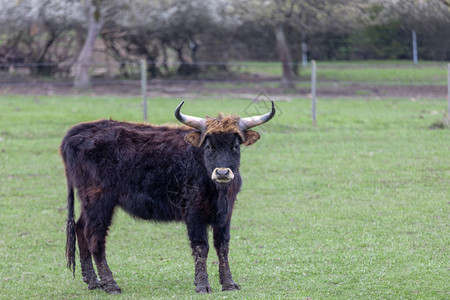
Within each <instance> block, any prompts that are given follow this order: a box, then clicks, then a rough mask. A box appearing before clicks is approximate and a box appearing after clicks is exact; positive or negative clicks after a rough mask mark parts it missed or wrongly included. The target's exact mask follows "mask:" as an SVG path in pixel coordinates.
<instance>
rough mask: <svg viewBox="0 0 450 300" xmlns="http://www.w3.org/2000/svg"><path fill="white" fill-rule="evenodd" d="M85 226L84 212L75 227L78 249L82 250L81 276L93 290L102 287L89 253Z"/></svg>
mask: <svg viewBox="0 0 450 300" xmlns="http://www.w3.org/2000/svg"><path fill="white" fill-rule="evenodd" d="M84 225H85V224H84V213H83V212H82V213H81V215H80V218H79V219H78V222H77V223H76V225H75V229H76V233H77V240H78V249H79V250H80V262H81V274H82V276H83V281H84V282H86V283H87V284H88V288H89V289H90V290H93V289H98V288H101V287H100V282H99V281H98V279H97V275H96V274H95V271H94V266H93V265H92V257H91V252H90V251H89V246H88V243H87V240H86V237H85V235H84Z"/></svg>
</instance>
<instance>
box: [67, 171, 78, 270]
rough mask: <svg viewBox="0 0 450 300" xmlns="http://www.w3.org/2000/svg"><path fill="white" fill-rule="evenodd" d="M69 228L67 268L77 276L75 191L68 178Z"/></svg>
mask: <svg viewBox="0 0 450 300" xmlns="http://www.w3.org/2000/svg"><path fill="white" fill-rule="evenodd" d="M67 179H68V180H67V228H66V235H67V240H66V257H67V268H69V269H71V270H72V273H73V276H74V277H75V242H76V234H75V213H74V208H73V206H74V191H73V186H72V184H71V183H70V180H69V178H67Z"/></svg>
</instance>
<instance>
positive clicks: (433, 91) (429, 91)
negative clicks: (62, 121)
mask: <svg viewBox="0 0 450 300" xmlns="http://www.w3.org/2000/svg"><path fill="white" fill-rule="evenodd" d="M140 89H141V88H140V82H139V81H113V82H95V83H94V84H93V86H92V87H91V88H90V89H89V90H88V91H83V92H80V91H77V90H75V89H74V88H73V87H72V86H71V83H68V82H66V83H48V82H39V81H34V82H29V83H17V84H9V85H0V94H19V95H49V96H50V95H83V94H89V95H92V96H96V95H99V96H100V95H118V96H130V97H139V96H140V95H141V90H140ZM147 90H148V96H149V97H179V98H195V97H199V96H201V95H214V97H238V98H253V97H255V96H257V95H258V94H259V93H261V92H265V93H266V94H267V95H270V96H271V97H273V98H274V99H276V98H278V100H284V101H289V100H290V99H291V98H293V97H308V96H310V93H311V90H310V89H309V88H296V89H292V90H286V89H283V88H281V87H279V85H278V84H277V82H267V81H266V82H258V81H255V82H245V83H242V82H216V81H214V82H210V81H194V80H189V81H182V80H180V81H163V80H155V81H149V83H148V88H147ZM317 96H318V97H322V98H338V97H359V98H362V97H380V98H395V97H401V98H415V99H420V98H445V97H446V96H447V87H446V86H438V85H421V86H394V85H389V86H386V85H368V84H361V83H353V84H350V85H339V84H330V86H324V87H320V86H319V87H318V89H317Z"/></svg>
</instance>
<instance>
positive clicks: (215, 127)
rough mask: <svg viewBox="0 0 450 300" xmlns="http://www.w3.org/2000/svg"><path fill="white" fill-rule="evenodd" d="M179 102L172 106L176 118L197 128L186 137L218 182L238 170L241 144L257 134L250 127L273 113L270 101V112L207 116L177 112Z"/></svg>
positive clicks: (213, 178) (251, 140) (256, 136)
mask: <svg viewBox="0 0 450 300" xmlns="http://www.w3.org/2000/svg"><path fill="white" fill-rule="evenodd" d="M182 105H183V102H182V103H181V104H180V105H179V106H178V107H177V109H176V110H175V116H176V118H177V119H178V120H179V121H180V122H182V123H184V124H186V125H188V126H190V127H192V128H195V129H196V130H195V131H192V132H190V133H188V134H187V135H186V136H185V139H186V141H187V142H188V143H190V144H191V145H193V146H195V147H199V148H202V149H203V158H204V163H205V167H206V169H207V171H208V172H209V174H211V179H212V180H213V181H214V182H215V183H217V184H220V185H224V184H227V183H229V182H231V181H232V180H233V179H234V177H235V174H237V173H238V172H239V164H240V158H241V149H240V148H241V145H245V146H249V145H251V144H253V143H255V142H256V141H257V140H258V139H259V138H260V135H259V133H258V132H256V131H253V130H249V129H250V128H252V127H255V126H258V125H261V124H263V123H265V122H267V121H269V120H270V119H271V118H272V117H273V116H274V115H275V107H274V104H273V102H272V110H271V111H270V112H269V113H267V114H265V115H262V116H256V117H249V118H244V119H241V118H239V117H236V116H223V115H219V116H218V117H217V118H206V119H202V118H197V117H192V116H187V115H184V114H182V113H181V112H180V109H181V106H182Z"/></svg>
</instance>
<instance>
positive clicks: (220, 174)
mask: <svg viewBox="0 0 450 300" xmlns="http://www.w3.org/2000/svg"><path fill="white" fill-rule="evenodd" d="M229 173H230V169H228V168H226V169H225V168H224V169H222V168H220V169H219V168H217V169H216V174H217V176H218V177H226V176H228V174H229Z"/></svg>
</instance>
